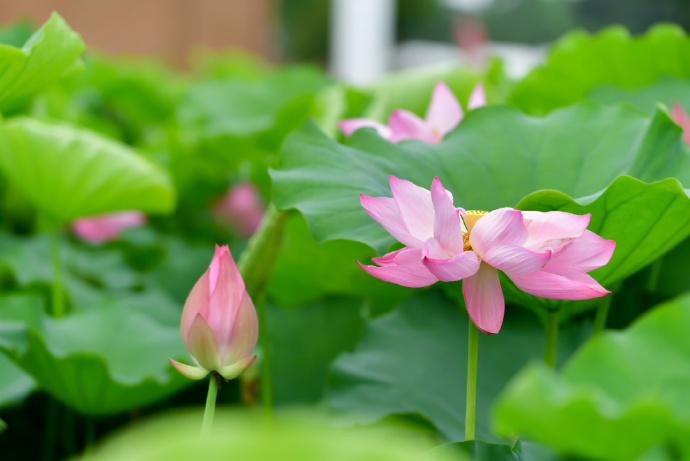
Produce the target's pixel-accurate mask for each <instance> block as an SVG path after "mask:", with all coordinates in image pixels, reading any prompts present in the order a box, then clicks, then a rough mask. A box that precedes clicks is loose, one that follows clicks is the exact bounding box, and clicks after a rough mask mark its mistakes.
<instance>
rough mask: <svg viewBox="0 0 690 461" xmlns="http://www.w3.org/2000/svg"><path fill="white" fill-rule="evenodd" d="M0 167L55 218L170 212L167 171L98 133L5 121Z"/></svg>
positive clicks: (0, 136)
mask: <svg viewBox="0 0 690 461" xmlns="http://www.w3.org/2000/svg"><path fill="white" fill-rule="evenodd" d="M0 167H2V170H3V171H4V173H5V174H6V175H7V176H8V177H9V178H10V179H11V180H12V181H13V182H14V184H15V185H16V186H17V187H18V188H19V189H20V190H21V191H22V193H23V194H24V195H25V196H26V197H27V198H28V199H29V200H30V201H31V202H32V203H33V204H34V205H35V206H36V207H37V208H38V209H39V210H40V211H42V212H43V213H45V214H46V215H47V216H49V217H50V218H51V219H53V220H56V221H59V222H65V221H69V220H72V219H74V218H78V217H80V216H86V215H91V214H97V213H106V212H110V211H119V210H130V209H132V210H141V211H144V212H149V213H169V212H170V211H172V210H173V208H174V206H175V191H174V189H173V186H172V185H171V183H170V180H169V178H168V177H167V175H166V174H165V173H164V172H163V171H161V170H159V169H158V168H156V166H154V165H153V164H151V163H149V162H148V161H146V160H145V159H143V158H141V157H139V156H137V155H136V154H135V153H134V152H132V151H131V150H129V149H128V148H127V147H126V146H124V145H122V144H119V143H117V142H115V141H111V140H108V139H105V138H103V137H101V136H99V135H97V134H95V133H93V132H90V131H86V130H83V129H79V128H74V127H71V126H68V125H60V124H49V123H45V122H40V121H38V120H34V119H30V118H13V119H11V120H9V121H6V122H5V123H4V124H2V125H0Z"/></svg>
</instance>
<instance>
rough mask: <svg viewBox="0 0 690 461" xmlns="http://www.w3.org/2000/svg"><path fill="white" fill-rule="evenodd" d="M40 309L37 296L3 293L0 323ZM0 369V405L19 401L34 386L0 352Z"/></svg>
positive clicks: (31, 379) (3, 405)
mask: <svg viewBox="0 0 690 461" xmlns="http://www.w3.org/2000/svg"><path fill="white" fill-rule="evenodd" d="M40 309H42V302H41V299H40V298H39V297H37V296H33V295H23V294H22V295H19V294H12V295H4V296H2V297H0V325H3V324H6V323H7V322H11V321H13V320H15V319H16V318H21V317H23V316H24V311H25V310H31V311H32V312H38V311H40ZM0 370H2V373H0V407H6V406H10V405H16V404H18V403H20V402H21V401H23V400H24V399H25V398H26V397H28V396H29V394H31V392H32V391H33V390H34V389H35V388H36V381H34V379H33V378H32V377H31V376H29V375H28V374H26V372H24V371H23V370H22V369H21V368H19V367H18V366H17V365H16V364H15V363H14V362H12V361H11V360H10V359H9V358H8V357H6V356H5V355H4V354H0ZM0 425H2V423H0ZM0 432H2V430H1V429H0Z"/></svg>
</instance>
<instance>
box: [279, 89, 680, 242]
mask: <svg viewBox="0 0 690 461" xmlns="http://www.w3.org/2000/svg"><path fill="white" fill-rule="evenodd" d="M574 127H577V128H576V129H574ZM496 133H500V134H501V135H500V136H497V135H496ZM680 133H681V130H680V128H679V127H678V126H677V125H676V124H675V123H673V122H672V121H671V120H670V118H669V116H668V114H667V113H666V112H664V111H662V110H658V111H657V112H656V113H655V114H654V117H652V118H651V119H650V118H648V117H646V116H644V115H643V114H642V113H641V112H639V111H637V110H634V109H632V108H629V107H620V106H615V107H606V106H600V105H598V104H594V103H582V104H578V105H576V106H573V107H570V108H565V109H561V110H559V111H556V112H554V113H553V114H551V115H550V116H549V117H546V118H532V117H529V116H526V115H524V114H523V113H521V112H519V111H518V110H516V109H513V108H510V107H499V106H494V107H485V108H480V109H477V110H474V111H472V112H470V113H469V114H468V115H467V117H466V118H465V119H464V120H463V121H462V122H461V123H460V125H459V126H458V128H457V129H456V130H455V131H453V132H452V133H451V134H450V135H449V136H447V137H446V139H445V140H444V142H443V143H441V144H436V145H429V144H423V143H421V142H417V141H410V142H402V143H400V144H397V145H395V144H391V143H389V142H387V141H385V140H383V139H381V138H379V137H378V136H377V135H376V134H375V132H374V131H373V130H359V131H358V132H357V133H355V135H354V136H352V137H351V138H350V142H349V143H348V145H342V144H338V143H336V142H335V141H333V140H331V139H330V138H328V137H327V136H326V135H324V134H323V133H322V132H321V131H319V129H318V128H317V127H316V126H315V125H314V124H313V123H311V122H307V123H306V124H304V125H303V126H302V127H300V128H299V129H298V130H296V131H295V132H293V133H292V134H291V135H290V136H289V137H288V138H287V139H286V141H285V144H284V145H283V149H282V152H281V158H280V166H279V167H278V168H277V169H275V170H271V172H270V173H271V177H272V178H273V182H274V200H275V203H276V206H278V207H279V208H282V209H287V208H296V209H298V210H299V211H300V212H301V213H302V214H303V215H304V216H305V218H306V220H307V223H308V224H309V228H310V230H311V231H312V233H313V235H314V237H315V238H316V240H317V241H324V240H330V239H350V240H356V241H359V242H362V243H366V244H367V245H370V246H371V247H373V248H375V249H376V250H377V251H378V252H379V253H381V252H383V251H385V250H386V249H387V248H388V247H389V246H390V245H391V244H392V243H393V239H392V237H390V236H389V235H388V234H387V232H386V231H385V230H384V229H383V228H382V227H381V226H380V225H379V224H378V223H376V222H375V221H374V220H373V219H371V218H370V217H369V216H368V215H367V214H366V212H365V211H364V209H363V208H362V206H361V205H360V202H359V195H360V194H365V195H371V196H390V194H391V193H390V188H389V185H388V176H389V175H391V174H392V175H395V176H397V177H399V178H402V179H407V180H410V181H412V182H414V183H415V184H418V185H420V186H422V187H425V188H428V187H430V185H431V181H432V179H433V178H434V176H437V175H438V176H439V177H440V178H441V180H442V181H443V184H444V186H445V187H446V188H447V189H448V190H450V191H451V192H452V193H453V195H454V197H455V204H456V205H458V206H463V207H465V208H467V209H485V210H492V209H495V208H500V207H504V206H515V204H516V203H518V202H519V201H520V200H521V199H522V198H523V197H525V196H526V195H528V194H530V193H532V192H534V191H537V190H540V189H555V190H560V191H561V192H563V193H565V194H568V195H570V196H572V197H587V196H589V195H592V194H595V193H598V192H600V191H601V190H603V189H604V188H606V186H608V185H609V184H610V183H611V181H613V180H614V179H615V178H616V177H617V176H619V175H622V174H628V175H631V176H634V177H637V178H639V179H643V180H645V181H655V180H659V179H665V178H668V177H676V178H679V179H680V180H681V181H682V182H685V183H687V184H690V151H689V150H688V147H687V146H686V145H685V143H684V142H683V141H682V140H681V139H680ZM585 134H586V135H585Z"/></svg>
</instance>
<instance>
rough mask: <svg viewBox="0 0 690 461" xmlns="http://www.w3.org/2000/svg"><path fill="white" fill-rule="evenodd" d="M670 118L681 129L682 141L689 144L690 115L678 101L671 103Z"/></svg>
mask: <svg viewBox="0 0 690 461" xmlns="http://www.w3.org/2000/svg"><path fill="white" fill-rule="evenodd" d="M671 119H672V120H673V121H674V122H676V124H677V125H678V126H680V127H681V128H682V129H683V141H685V144H687V145H689V146H690V117H688V114H687V112H685V111H684V110H683V107H682V106H681V105H680V103H679V102H678V101H675V102H674V103H673V108H672V109H671Z"/></svg>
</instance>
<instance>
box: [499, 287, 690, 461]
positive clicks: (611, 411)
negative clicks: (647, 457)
mask: <svg viewBox="0 0 690 461" xmlns="http://www.w3.org/2000/svg"><path fill="white" fill-rule="evenodd" d="M689 329H690V297H689V296H685V297H682V298H679V299H677V300H674V301H671V302H669V303H666V304H664V305H662V306H660V307H658V308H657V309H654V310H653V311H652V312H650V313H648V314H647V315H645V316H643V317H642V318H640V319H639V320H638V321H637V322H636V323H635V324H633V325H632V326H631V327H630V328H628V329H627V330H625V331H622V332H615V333H614V332H608V333H604V335H602V336H601V337H600V338H599V339H598V340H596V341H593V342H591V343H589V344H587V345H586V346H585V347H584V348H582V349H581V350H580V351H579V352H578V353H577V354H576V355H575V356H573V357H572V358H571V359H570V360H569V361H568V363H566V365H565V366H564V367H563V368H562V370H561V374H560V375H556V374H555V373H554V372H553V371H552V370H549V369H547V368H546V367H544V366H541V365H536V364H535V365H532V366H530V367H528V368H526V369H525V370H523V371H522V372H520V374H519V375H518V376H517V377H515V378H514V380H513V381H511V383H510V384H509V385H508V387H507V388H506V390H505V392H504V393H503V394H502V396H501V397H500V398H499V400H498V402H497V404H496V406H495V408H494V418H493V419H494V426H495V427H496V428H497V429H498V430H499V431H500V432H501V433H508V432H513V431H519V432H520V433H521V434H525V435H527V436H529V437H532V438H534V439H535V440H537V441H541V442H543V443H545V444H546V445H548V446H551V447H554V448H556V449H558V450H559V451H562V452H564V453H571V454H577V455H579V456H584V457H588V458H593V459H602V460H621V461H622V460H632V459H637V458H638V457H640V456H641V455H642V454H643V453H646V452H648V451H649V450H650V449H651V448H653V447H655V446H658V445H662V446H664V447H666V448H667V449H668V450H669V453H675V454H676V456H674V457H673V459H686V458H687V457H688V456H689V455H690V394H688V392H687V389H688V388H689V387H690V367H688V357H690V336H689V335H688V334H687V332H688V330H689ZM583 440H585V441H586V443H583Z"/></svg>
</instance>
